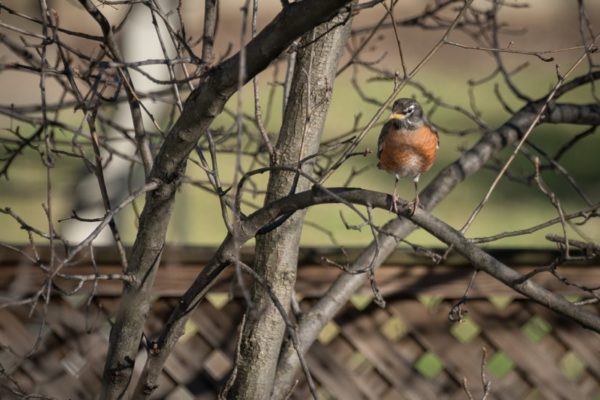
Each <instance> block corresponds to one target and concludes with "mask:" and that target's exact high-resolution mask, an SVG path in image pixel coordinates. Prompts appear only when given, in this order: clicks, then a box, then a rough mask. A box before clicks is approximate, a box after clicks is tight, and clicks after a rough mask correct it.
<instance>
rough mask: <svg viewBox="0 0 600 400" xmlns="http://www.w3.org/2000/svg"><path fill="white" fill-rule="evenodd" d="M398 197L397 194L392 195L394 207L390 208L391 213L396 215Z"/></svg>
mask: <svg viewBox="0 0 600 400" xmlns="http://www.w3.org/2000/svg"><path fill="white" fill-rule="evenodd" d="M398 199H399V197H398V195H397V194H396V193H394V194H392V206H391V207H390V211H393V212H394V213H395V214H398Z"/></svg>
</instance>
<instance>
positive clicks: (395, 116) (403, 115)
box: [389, 113, 406, 120]
mask: <svg viewBox="0 0 600 400" xmlns="http://www.w3.org/2000/svg"><path fill="white" fill-rule="evenodd" d="M389 119H390V120H391V119H400V120H402V119H406V114H401V113H392V115H390V118H389Z"/></svg>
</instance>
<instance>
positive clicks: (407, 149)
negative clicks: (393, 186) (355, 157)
mask: <svg viewBox="0 0 600 400" xmlns="http://www.w3.org/2000/svg"><path fill="white" fill-rule="evenodd" d="M388 129H389V130H388V131H387V132H386V134H385V138H384V140H383V142H382V147H381V154H380V155H379V165H378V166H379V167H380V168H382V169H384V170H386V171H388V172H392V173H395V174H398V175H400V176H403V177H404V176H411V177H412V176H416V175H419V174H422V173H423V172H425V171H427V170H429V168H431V165H432V164H433V161H434V160H435V156H436V152H437V144H438V139H437V135H436V134H435V133H433V132H432V131H431V129H430V128H429V127H427V126H422V127H420V128H419V129H417V130H416V131H412V132H405V131H401V130H399V129H393V128H388Z"/></svg>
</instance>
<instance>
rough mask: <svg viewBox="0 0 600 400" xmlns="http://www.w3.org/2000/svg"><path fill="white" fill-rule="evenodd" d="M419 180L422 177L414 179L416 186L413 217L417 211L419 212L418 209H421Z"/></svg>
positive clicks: (418, 176)
mask: <svg viewBox="0 0 600 400" xmlns="http://www.w3.org/2000/svg"><path fill="white" fill-rule="evenodd" d="M419 178H420V175H417V176H415V178H414V179H413V183H414V184H415V199H414V200H413V201H412V210H411V213H410V214H411V215H414V213H415V211H417V208H418V207H419V203H420V202H419Z"/></svg>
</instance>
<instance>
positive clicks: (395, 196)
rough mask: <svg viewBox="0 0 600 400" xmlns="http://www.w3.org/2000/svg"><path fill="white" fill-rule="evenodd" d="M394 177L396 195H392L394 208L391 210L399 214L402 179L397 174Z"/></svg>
mask: <svg viewBox="0 0 600 400" xmlns="http://www.w3.org/2000/svg"><path fill="white" fill-rule="evenodd" d="M394 176H395V178H394V193H393V194H392V208H390V211H393V212H395V213H396V214H398V180H399V179H400V177H399V176H398V174H395V175H394Z"/></svg>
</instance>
